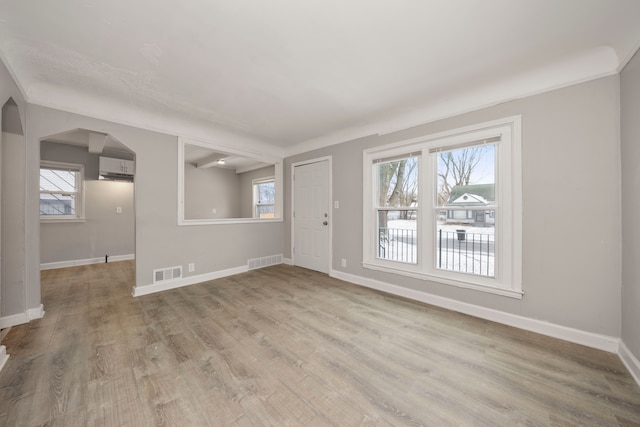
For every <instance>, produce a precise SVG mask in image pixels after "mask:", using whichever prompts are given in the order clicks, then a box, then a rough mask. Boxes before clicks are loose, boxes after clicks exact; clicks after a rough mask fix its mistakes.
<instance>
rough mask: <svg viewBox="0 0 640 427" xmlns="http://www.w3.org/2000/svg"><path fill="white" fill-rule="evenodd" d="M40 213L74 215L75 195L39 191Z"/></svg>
mask: <svg viewBox="0 0 640 427" xmlns="http://www.w3.org/2000/svg"><path fill="white" fill-rule="evenodd" d="M40 215H76V197H75V195H61V194H47V193H41V194H40Z"/></svg>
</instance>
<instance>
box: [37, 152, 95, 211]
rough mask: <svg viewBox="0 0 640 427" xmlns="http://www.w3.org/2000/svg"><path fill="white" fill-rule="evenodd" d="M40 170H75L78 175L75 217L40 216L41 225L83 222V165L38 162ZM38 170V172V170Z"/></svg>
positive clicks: (47, 161) (49, 161) (50, 161)
mask: <svg viewBox="0 0 640 427" xmlns="http://www.w3.org/2000/svg"><path fill="white" fill-rule="evenodd" d="M40 169H61V170H64V169H68V170H77V171H78V174H79V177H80V179H79V181H80V182H79V183H77V186H78V190H77V192H76V214H75V215H40V222H43V223H53V222H55V223H59V222H85V221H86V218H85V216H84V214H85V209H84V208H85V206H84V199H85V197H84V193H85V185H84V165H83V164H79V163H65V162H55V161H52V160H42V161H40ZM40 169H38V170H40Z"/></svg>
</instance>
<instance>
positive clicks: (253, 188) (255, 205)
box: [251, 176, 276, 219]
mask: <svg viewBox="0 0 640 427" xmlns="http://www.w3.org/2000/svg"><path fill="white" fill-rule="evenodd" d="M269 182H272V183H273V186H274V191H275V186H276V177H275V176H266V177H263V178H256V179H253V180H252V181H251V191H252V193H253V198H252V199H253V204H252V206H253V218H255V219H273V218H260V217H259V216H258V215H257V213H258V206H273V211H274V218H275V210H276V199H275V197H274V199H273V203H260V202H259V191H258V185H260V184H266V183H269ZM274 195H275V193H274Z"/></svg>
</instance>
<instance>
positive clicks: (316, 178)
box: [293, 160, 330, 273]
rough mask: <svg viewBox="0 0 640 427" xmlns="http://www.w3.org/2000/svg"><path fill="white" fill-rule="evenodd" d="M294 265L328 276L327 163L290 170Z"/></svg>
mask: <svg viewBox="0 0 640 427" xmlns="http://www.w3.org/2000/svg"><path fill="white" fill-rule="evenodd" d="M293 177H294V178H293V201H294V202H293V203H294V206H293V234H294V238H293V263H294V265H297V266H300V267H305V268H309V269H311V270H316V271H320V272H323V273H329V221H330V218H329V213H330V211H329V207H330V204H329V161H328V160H323V161H319V162H315V163H308V164H304V165H300V166H295V167H294V168H293Z"/></svg>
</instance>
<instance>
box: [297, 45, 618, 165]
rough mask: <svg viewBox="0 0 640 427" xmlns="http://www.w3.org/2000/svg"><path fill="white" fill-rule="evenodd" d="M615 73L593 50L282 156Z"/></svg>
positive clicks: (608, 57)
mask: <svg viewBox="0 0 640 427" xmlns="http://www.w3.org/2000/svg"><path fill="white" fill-rule="evenodd" d="M618 72H619V71H618V60H617V56H616V53H615V52H614V51H613V49H611V48H607V47H603V48H599V49H594V50H592V51H590V52H587V53H585V54H583V55H580V56H577V57H574V58H569V59H567V60H565V61H563V62H561V63H558V64H554V65H553V66H549V67H544V68H540V69H537V70H532V71H530V72H527V73H525V74H522V75H520V76H517V77H514V78H512V79H508V80H505V81H500V82H496V83H495V84H493V85H489V86H484V87H482V88H479V89H478V90H475V91H470V92H463V93H458V94H452V95H451V96H450V97H447V99H442V100H440V101H439V102H430V103H429V104H428V105H425V106H423V107H421V108H416V109H415V110H413V111H410V112H405V113H404V114H399V115H397V116H395V117H388V118H383V119H380V120H377V121H373V122H370V123H367V124H364V125H361V126H355V127H350V128H346V129H341V130H340V131H338V132H335V133H332V134H329V135H324V136H320V137H318V138H313V139H310V140H307V141H303V142H301V143H298V144H296V145H293V146H291V147H290V148H289V149H288V150H286V155H287V156H293V155H296V154H300V153H304V152H307V151H312V150H316V149H320V148H324V147H327V146H330V145H335V144H339V143H342V142H346V141H352V140H355V139H359V138H362V137H366V136H371V135H386V134H390V133H394V132H398V131H402V130H405V129H409V128H412V127H415V126H420V125H424V124H427V123H431V122H434V121H437V120H442V119H446V118H450V117H455V116H458V115H461V114H465V113H469V112H472V111H476V110H480V109H482V108H487V107H491V106H494V105H497V104H501V103H504V102H508V101H512V100H516V99H521V98H525V97H529V96H534V95H538V94H542V93H545V92H549V91H553V90H557V89H561V88H563V87H568V86H573V85H576V84H580V83H584V82H587V81H591V80H595V79H599V78H602V77H606V76H611V75H614V74H617V73H618Z"/></svg>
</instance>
